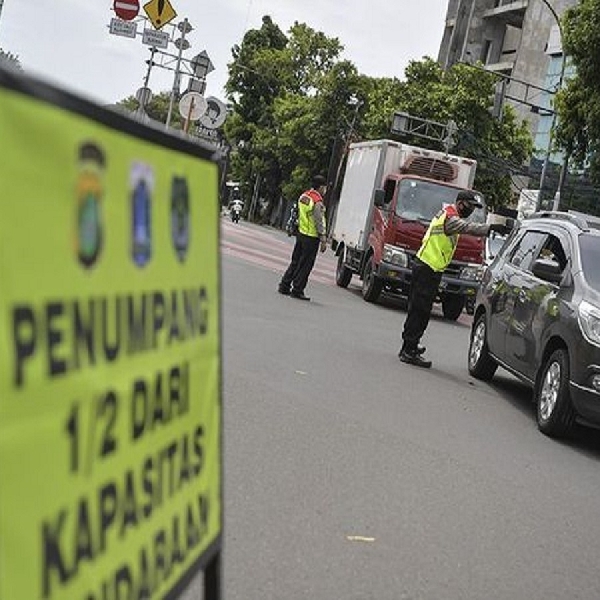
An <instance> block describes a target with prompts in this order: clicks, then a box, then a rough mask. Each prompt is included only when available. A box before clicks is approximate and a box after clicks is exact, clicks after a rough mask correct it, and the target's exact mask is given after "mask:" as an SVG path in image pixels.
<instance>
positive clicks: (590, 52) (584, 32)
mask: <svg viewBox="0 0 600 600" xmlns="http://www.w3.org/2000/svg"><path fill="white" fill-rule="evenodd" d="M562 25H563V34H564V40H563V43H564V50H565V53H566V55H568V56H569V57H570V60H571V61H572V63H573V65H574V67H575V74H574V75H573V77H571V78H570V79H569V81H568V82H567V84H566V85H565V86H564V88H563V90H562V91H560V92H559V93H558V94H557V99H556V109H557V111H558V116H559V119H558V126H557V130H556V142H557V146H558V147H559V148H560V149H562V150H564V151H565V152H566V153H567V155H568V156H570V157H571V159H572V160H573V162H574V164H575V165H576V166H579V167H585V166H586V165H587V163H588V161H589V166H590V177H591V179H592V180H593V181H594V182H595V183H596V184H599V183H600V0H580V2H578V3H577V4H576V5H575V6H573V7H571V8H570V9H568V10H567V11H566V12H565V15H564V18H563V21H562Z"/></svg>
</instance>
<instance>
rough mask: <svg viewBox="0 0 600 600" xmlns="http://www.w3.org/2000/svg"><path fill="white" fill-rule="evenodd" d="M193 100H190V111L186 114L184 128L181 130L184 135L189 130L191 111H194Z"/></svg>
mask: <svg viewBox="0 0 600 600" xmlns="http://www.w3.org/2000/svg"><path fill="white" fill-rule="evenodd" d="M194 102H195V100H194V98H192V101H191V102H190V109H189V110H188V114H187V117H186V119H185V127H184V128H183V131H185V133H187V132H188V129H189V128H190V123H191V121H192V111H193V110H194V106H195V105H194Z"/></svg>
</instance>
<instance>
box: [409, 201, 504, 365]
mask: <svg viewBox="0 0 600 600" xmlns="http://www.w3.org/2000/svg"><path fill="white" fill-rule="evenodd" d="M481 206H482V205H481V203H480V202H479V200H478V198H477V196H476V195H475V194H474V193H473V192H470V191H466V190H463V191H460V192H459V193H458V195H457V197H456V201H455V203H454V204H451V205H449V206H446V207H445V208H443V209H442V210H441V211H440V212H439V213H438V214H437V215H436V216H435V217H434V218H433V219H432V220H431V223H430V224H429V229H427V232H426V233H425V236H424V237H423V241H422V242H421V247H420V248H419V251H418V252H417V255H416V257H415V259H414V262H413V267H412V279H411V284H410V298H409V301H408V313H407V315H406V320H405V321H404V331H403V332H402V342H403V343H402V348H401V350H400V354H399V357H400V360H401V361H402V362H405V363H408V364H411V365H416V366H418V367H425V368H429V367H431V361H430V360H426V359H425V358H423V356H422V355H423V353H424V352H425V348H423V347H421V346H419V342H420V341H421V337H422V336H423V334H424V333H425V330H426V329H427V325H428V323H429V316H430V314H431V309H432V307H433V302H434V300H435V297H436V295H437V292H438V288H439V285H440V281H441V279H442V272H443V271H444V270H445V269H446V267H447V266H448V265H449V264H450V261H451V260H452V257H453V256H454V251H455V250H456V245H457V244H458V237H459V235H460V234H461V233H465V234H469V235H475V236H477V237H485V236H487V235H488V234H489V232H490V231H496V232H498V233H502V234H504V235H506V234H507V233H508V232H509V231H510V230H511V229H512V223H514V222H513V220H512V219H507V223H506V224H504V223H493V224H484V223H471V222H469V221H466V219H467V217H469V215H470V214H471V213H472V212H473V211H474V210H475V208H477V207H479V208H481Z"/></svg>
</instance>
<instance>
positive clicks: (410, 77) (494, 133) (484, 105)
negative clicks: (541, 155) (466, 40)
mask: <svg viewBox="0 0 600 600" xmlns="http://www.w3.org/2000/svg"><path fill="white" fill-rule="evenodd" d="M405 77H406V79H405V81H402V82H400V83H398V84H397V85H394V89H395V92H394V94H395V96H394V97H395V102H396V103H397V104H396V110H397V111H400V112H406V113H408V114H410V115H413V116H416V117H420V118H424V119H430V120H433V121H437V122H439V123H447V122H448V121H449V120H453V121H454V122H455V123H456V124H457V126H458V132H457V135H456V144H455V145H454V146H453V147H451V148H450V152H451V153H453V154H458V155H461V156H465V157H468V158H473V159H475V160H477V163H478V165H477V174H476V178H475V187H476V188H477V189H478V190H479V191H480V192H482V193H483V194H484V195H485V197H486V201H487V203H488V206H490V207H492V208H496V207H499V206H504V205H506V204H509V203H510V201H511V198H512V195H513V194H512V189H511V186H512V183H511V182H512V178H511V176H512V175H514V174H517V173H523V164H524V163H525V162H526V161H527V160H528V159H529V157H530V155H531V152H532V150H533V142H532V139H531V134H530V133H529V127H528V125H527V123H526V122H525V121H521V122H519V121H518V119H517V116H516V113H515V111H514V110H513V109H512V107H511V106H508V105H506V106H505V107H504V113H503V118H502V121H501V122H500V121H498V120H497V119H494V118H493V117H492V115H491V114H490V112H489V110H488V109H489V104H490V97H491V96H492V94H493V91H494V84H495V82H496V81H497V80H496V76H495V75H494V74H492V73H486V72H483V71H481V70H479V69H474V68H472V67H470V66H468V65H462V64H456V65H454V66H453V67H451V68H450V69H448V70H447V71H444V70H442V69H441V67H440V66H439V64H438V63H437V62H436V61H434V60H433V59H431V58H424V59H423V60H421V61H412V62H410V63H409V65H408V67H407V68H406V71H405ZM389 85H391V84H389ZM390 117H391V115H390ZM390 117H388V118H390ZM388 123H389V121H388ZM388 128H389V124H388ZM407 141H409V142H412V143H414V144H416V145H426V146H428V147H430V148H432V149H438V150H441V149H443V143H436V142H432V141H425V142H424V141H423V140H421V139H419V138H418V137H415V138H412V139H410V138H407Z"/></svg>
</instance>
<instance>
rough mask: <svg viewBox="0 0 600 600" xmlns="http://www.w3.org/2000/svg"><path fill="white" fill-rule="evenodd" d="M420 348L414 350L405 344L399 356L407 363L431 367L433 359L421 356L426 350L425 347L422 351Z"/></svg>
mask: <svg viewBox="0 0 600 600" xmlns="http://www.w3.org/2000/svg"><path fill="white" fill-rule="evenodd" d="M420 350H421V348H419V347H417V348H416V349H414V350H413V349H410V348H406V347H405V346H403V347H402V350H400V354H399V355H398V357H399V358H400V360H401V362H403V363H406V364H408V365H414V366H415V367H422V368H424V369H429V368H430V367H431V361H430V360H426V359H425V358H423V357H422V356H421V355H422V354H423V352H425V349H424V348H423V350H422V351H420Z"/></svg>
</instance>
